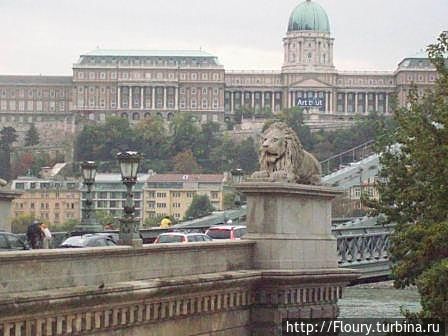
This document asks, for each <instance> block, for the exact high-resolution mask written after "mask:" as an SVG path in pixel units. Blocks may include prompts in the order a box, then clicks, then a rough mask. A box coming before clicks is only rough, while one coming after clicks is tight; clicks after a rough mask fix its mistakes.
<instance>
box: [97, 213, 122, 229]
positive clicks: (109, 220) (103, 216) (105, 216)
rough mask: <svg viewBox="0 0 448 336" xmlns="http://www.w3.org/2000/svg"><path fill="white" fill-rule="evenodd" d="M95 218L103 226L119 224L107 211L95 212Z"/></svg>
mask: <svg viewBox="0 0 448 336" xmlns="http://www.w3.org/2000/svg"><path fill="white" fill-rule="evenodd" d="M95 217H96V220H97V221H98V223H99V224H100V225H102V226H105V225H106V224H112V225H114V226H115V225H116V224H117V223H116V220H115V218H114V216H112V215H111V214H110V213H108V212H107V211H106V210H95Z"/></svg>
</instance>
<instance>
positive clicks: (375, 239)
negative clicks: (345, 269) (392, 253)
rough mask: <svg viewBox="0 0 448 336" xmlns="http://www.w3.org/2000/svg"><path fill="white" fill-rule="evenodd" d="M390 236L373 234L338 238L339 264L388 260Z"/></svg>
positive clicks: (388, 233) (387, 234) (388, 234)
mask: <svg viewBox="0 0 448 336" xmlns="http://www.w3.org/2000/svg"><path fill="white" fill-rule="evenodd" d="M390 235H391V233H390V232H373V233H362V234H349V235H341V236H338V237H337V249H338V259H339V260H338V262H339V264H340V265H344V264H345V265H347V264H353V263H373V262H379V261H384V260H389V252H388V251H389V247H390Z"/></svg>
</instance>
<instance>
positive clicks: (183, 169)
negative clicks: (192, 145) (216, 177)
mask: <svg viewBox="0 0 448 336" xmlns="http://www.w3.org/2000/svg"><path fill="white" fill-rule="evenodd" d="M173 170H174V172H176V173H180V174H197V173H200V172H201V170H202V169H201V166H200V165H199V164H198V163H197V162H196V159H195V158H194V155H193V152H192V151H191V150H190V149H189V150H186V151H185V152H181V153H179V154H176V155H175V156H174V157H173Z"/></svg>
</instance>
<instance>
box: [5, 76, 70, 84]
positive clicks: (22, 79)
mask: <svg viewBox="0 0 448 336" xmlns="http://www.w3.org/2000/svg"><path fill="white" fill-rule="evenodd" d="M2 84H8V85H10V84H16V85H20V84H24V85H61V84H62V85H70V84H72V76H41V75H39V76H35V75H34V76H33V75H32V76H15V75H3V76H2V75H0V85H2Z"/></svg>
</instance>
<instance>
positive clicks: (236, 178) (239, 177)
mask: <svg viewBox="0 0 448 336" xmlns="http://www.w3.org/2000/svg"><path fill="white" fill-rule="evenodd" d="M230 174H231V175H232V182H233V184H234V185H235V184H239V183H241V182H242V181H243V176H244V171H243V170H242V169H241V168H237V169H232V170H231V171H230Z"/></svg>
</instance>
